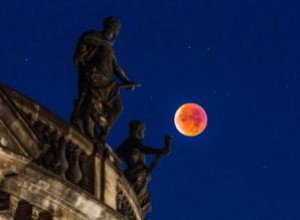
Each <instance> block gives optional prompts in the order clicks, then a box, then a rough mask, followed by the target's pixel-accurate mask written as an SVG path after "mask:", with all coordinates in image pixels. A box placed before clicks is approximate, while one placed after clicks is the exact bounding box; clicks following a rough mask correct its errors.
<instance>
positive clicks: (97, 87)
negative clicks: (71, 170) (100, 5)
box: [71, 17, 139, 141]
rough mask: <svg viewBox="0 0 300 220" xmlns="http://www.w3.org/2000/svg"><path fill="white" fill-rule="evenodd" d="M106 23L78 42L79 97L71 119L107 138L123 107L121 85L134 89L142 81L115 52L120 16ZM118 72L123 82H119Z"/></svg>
mask: <svg viewBox="0 0 300 220" xmlns="http://www.w3.org/2000/svg"><path fill="white" fill-rule="evenodd" d="M103 26H104V28H103V30H102V31H101V32H98V31H95V30H90V31H87V32H85V33H84V34H83V35H82V36H81V37H80V39H79V42H78V45H77V49H76V51H75V54H74V63H75V64H76V66H77V68H78V71H79V78H78V87H79V99H78V100H75V108H74V111H73V114H72V118H71V122H72V124H73V125H75V126H76V127H77V128H78V129H79V130H80V131H81V132H82V133H84V134H86V135H87V136H88V137H90V138H91V139H94V140H99V139H100V140H103V141H105V139H106V137H107V135H108V133H109V131H110V129H111V127H112V126H113V124H114V122H115V121H116V119H117V118H118V116H119V115H120V113H121V112H122V109H123V105H122V100H121V96H120V92H119V89H120V87H125V88H128V89H130V90H133V89H134V88H135V87H137V86H139V85H138V84H136V83H134V82H132V81H130V80H129V78H128V77H127V75H126V74H125V72H124V71H123V69H122V68H121V67H120V66H119V65H118V62H117V59H116V56H115V52H114V45H113V41H114V39H115V38H116V37H117V36H118V34H119V31H120V28H121V22H120V20H119V19H118V18H116V17H108V18H106V19H105V20H104V22H103ZM114 75H116V76H117V78H119V80H121V82H122V83H123V84H121V85H119V84H117V82H116V81H115V80H114V79H113V76H114Z"/></svg>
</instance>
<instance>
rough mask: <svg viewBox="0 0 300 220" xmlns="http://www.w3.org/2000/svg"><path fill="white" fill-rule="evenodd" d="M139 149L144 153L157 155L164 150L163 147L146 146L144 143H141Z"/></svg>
mask: <svg viewBox="0 0 300 220" xmlns="http://www.w3.org/2000/svg"><path fill="white" fill-rule="evenodd" d="M139 150H140V151H141V152H142V153H144V154H155V155H157V154H161V153H162V152H163V151H162V150H161V149H158V148H154V147H149V146H144V145H140V146H139Z"/></svg>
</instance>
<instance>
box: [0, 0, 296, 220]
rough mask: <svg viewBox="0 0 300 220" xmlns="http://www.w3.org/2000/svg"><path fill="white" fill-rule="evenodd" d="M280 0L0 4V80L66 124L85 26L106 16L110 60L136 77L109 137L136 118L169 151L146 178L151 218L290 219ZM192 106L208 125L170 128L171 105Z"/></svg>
mask: <svg viewBox="0 0 300 220" xmlns="http://www.w3.org/2000/svg"><path fill="white" fill-rule="evenodd" d="M299 7H300V5H299V2H298V1H296V0H294V1H283V0H272V1H271V0H266V1H258V0H252V1H246V0H244V1H221V0H205V1H202V0H194V1H191V0H185V1H183V0H160V1H158V0H155V1H154V0H152V1H147V2H146V1H138V0H127V1H122V0H106V1H104V0H103V1H101V0H89V1H86V0H73V1H71V0H63V1H62V0H52V1H46V0H36V1H33V0H27V1H22V0H9V1H2V2H1V7H0V28H1V35H0V42H1V53H0V61H1V64H2V68H1V74H0V81H1V82H3V83H6V84H8V85H10V86H11V87H14V88H15V89H17V90H18V91H20V92H22V93H23V94H26V95H27V96H29V97H31V98H33V99H34V100H36V101H38V102H39V103H41V104H43V105H44V106H46V107H47V108H49V109H51V110H52V111H54V112H56V113H57V114H58V115H60V116H61V117H62V118H64V119H66V120H68V119H69V116H70V113H71V110H72V100H73V99H74V98H75V96H76V94H77V90H76V89H77V88H76V85H77V71H76V69H75V67H74V65H73V64H72V56H73V52H74V48H75V45H76V43H77V39H78V37H79V36H80V34H81V33H82V32H83V31H85V30H87V29H91V28H93V29H101V23H102V19H103V18H104V17H106V16H109V15H116V16H119V17H120V18H121V20H122V21H123V28H122V31H121V33H120V36H119V38H118V39H117V42H116V53H117V57H118V59H119V63H120V65H121V66H122V67H123V68H124V69H125V70H126V72H127V74H128V75H129V77H130V78H131V79H132V80H134V81H137V82H140V83H142V84H143V87H142V88H140V89H138V90H136V91H134V92H129V91H122V96H123V101H124V108H125V109H124V112H123V114H122V115H121V117H120V118H119V120H118V122H117V124H116V125H115V127H114V128H113V130H112V133H111V136H110V138H109V143H110V144H111V145H112V146H114V147H115V146H117V145H118V144H119V143H120V142H121V141H122V140H123V139H124V138H125V137H126V136H127V132H128V130H127V123H128V122H129V120H131V119H133V118H137V119H141V120H143V121H145V123H146V125H147V137H146V140H145V143H146V144H148V145H153V146H157V147H162V145H163V136H164V134H166V133H172V134H173V135H174V136H175V144H174V149H173V154H172V155H171V156H170V157H169V158H167V159H165V160H164V161H162V162H161V164H160V165H159V167H158V168H157V169H156V170H155V173H154V174H153V179H152V183H151V191H152V199H153V213H151V214H150V215H149V217H150V219H152V220H173V219H176V220H198V219H199V220H296V219H300V175H299V173H300V172H299V168H300V149H299V147H300V64H299V57H300V56H299V53H300V44H299V40H300V23H299V20H300V14H299ZM185 102H197V103H199V104H200V105H202V106H203V107H204V108H205V109H206V111H207V114H208V127H207V129H206V131H205V132H204V133H203V134H202V135H200V136H198V137H196V138H187V137H184V136H182V135H180V134H179V133H178V132H177V131H176V129H175V127H174V124H173V116H174V113H175V111H176V109H177V107H179V106H180V105H181V104H183V103H185Z"/></svg>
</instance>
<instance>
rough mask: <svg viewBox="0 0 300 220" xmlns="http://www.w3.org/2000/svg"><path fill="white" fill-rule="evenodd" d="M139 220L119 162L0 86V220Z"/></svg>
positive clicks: (110, 152) (108, 151) (107, 148)
mask: <svg viewBox="0 0 300 220" xmlns="http://www.w3.org/2000/svg"><path fill="white" fill-rule="evenodd" d="M1 219H17V220H18V219H20V220H27V219H28V220H30V219H40V220H50V219H53V220H55V219H66V220H69V219H70V220H73V219H74V220H77V219H78V220H80V219H90V220H94V219H95V220H97V219H99V220H102V219H103V220H104V219H107V220H119V219H129V220H143V219H144V213H143V212H142V209H141V207H140V205H139V202H138V199H137V197H136V195H135V193H134V191H133V189H132V188H131V186H130V184H129V183H128V181H127V179H126V177H125V176H124V174H123V172H122V169H121V167H120V161H119V159H118V158H117V156H116V155H115V154H114V152H113V150H112V149H111V147H110V146H108V145H107V144H106V145H105V146H101V145H98V146H97V147H96V148H95V145H94V144H93V143H92V142H91V141H90V140H88V139H87V138H86V137H85V136H83V135H82V134H81V133H79V132H78V131H77V130H76V129H75V128H73V127H72V126H70V125H69V124H68V123H66V122H65V121H63V120H62V119H60V118H59V117H58V116H57V115H55V114H54V113H52V112H51V111H49V110H47V109H46V108H44V107H42V106H41V105H39V104H37V103H36V102H34V101H33V100H31V99H29V98H27V97H25V96H23V95H21V94H20V93H18V92H16V91H15V90H13V89H11V88H9V87H7V86H5V85H1V86H0V220H1Z"/></svg>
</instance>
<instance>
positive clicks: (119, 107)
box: [107, 94, 123, 131]
mask: <svg viewBox="0 0 300 220" xmlns="http://www.w3.org/2000/svg"><path fill="white" fill-rule="evenodd" d="M122 111H123V103H122V98H121V96H120V94H118V95H117V96H116V98H115V99H114V101H113V103H112V108H111V109H110V110H109V111H108V114H107V122H108V123H107V124H108V125H107V130H108V131H109V130H110V129H111V128H112V126H113V125H114V123H115V122H116V120H117V119H118V117H119V116H120V114H121V112H122Z"/></svg>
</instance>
